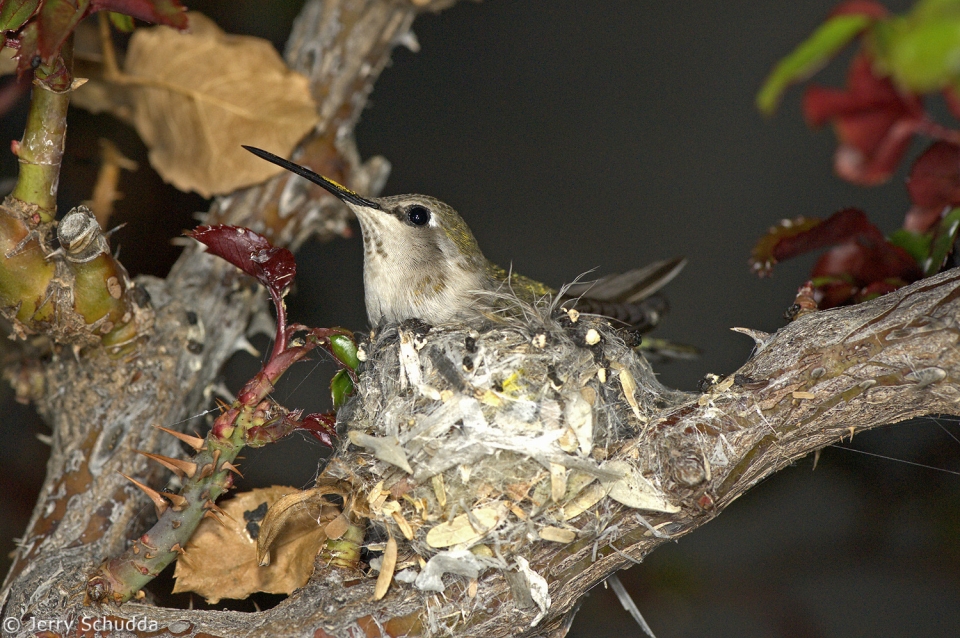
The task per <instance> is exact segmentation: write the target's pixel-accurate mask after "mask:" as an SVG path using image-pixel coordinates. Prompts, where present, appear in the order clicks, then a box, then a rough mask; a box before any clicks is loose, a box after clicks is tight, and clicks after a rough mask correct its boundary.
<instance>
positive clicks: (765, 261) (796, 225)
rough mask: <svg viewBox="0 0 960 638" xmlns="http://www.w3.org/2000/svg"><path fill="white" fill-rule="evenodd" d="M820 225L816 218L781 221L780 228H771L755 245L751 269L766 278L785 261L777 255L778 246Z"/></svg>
mask: <svg viewBox="0 0 960 638" xmlns="http://www.w3.org/2000/svg"><path fill="white" fill-rule="evenodd" d="M818 224H820V220H819V219H817V218H816V217H813V218H810V219H807V218H804V217H797V218H796V219H784V220H781V222H780V224H779V225H778V226H771V227H770V230H768V231H767V234H766V235H764V236H763V237H761V238H760V240H759V241H757V243H756V244H755V245H754V247H753V250H752V251H751V253H750V267H751V268H752V269H753V271H754V272H756V273H757V275H759V276H760V277H766V276H767V275H769V274H770V271H771V270H773V266H774V264H776V263H777V262H778V261H780V260H781V259H784V257H780V256H778V255H777V254H776V250H777V246H779V245H780V243H781V242H782V241H784V240H785V239H787V238H789V237H794V236H796V235H798V234H800V233H803V232H806V231H808V230H810V229H811V228H813V227H814V226H817V225H818Z"/></svg>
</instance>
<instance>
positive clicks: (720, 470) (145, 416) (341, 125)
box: [0, 0, 960, 636]
mask: <svg viewBox="0 0 960 638" xmlns="http://www.w3.org/2000/svg"><path fill="white" fill-rule="evenodd" d="M431 8H437V7H431ZM422 9H423V7H415V6H413V5H406V4H401V3H391V2H379V1H374V0H370V1H367V2H363V1H359V0H328V1H327V2H321V1H320V0H312V1H311V2H309V3H308V4H307V6H306V8H305V9H304V11H303V14H302V15H301V17H300V19H299V20H298V22H297V25H296V27H295V30H294V33H293V35H292V37H291V43H290V46H289V49H288V52H287V58H288V61H289V62H290V63H291V65H292V66H294V67H295V68H297V69H299V70H301V71H303V72H305V73H307V74H308V75H309V76H310V77H311V79H312V82H313V84H312V86H313V87H314V93H315V95H316V97H317V99H318V104H319V108H320V113H321V116H322V121H321V123H320V125H319V126H318V129H317V134H316V135H315V136H313V137H312V138H311V140H309V141H307V142H306V144H305V146H304V153H305V155H307V156H308V157H310V158H311V159H312V162H313V164H315V165H318V166H321V167H323V166H326V167H327V169H328V170H323V171H322V172H325V173H327V174H331V175H332V176H334V177H335V178H337V179H338V180H339V181H343V182H345V183H347V184H348V185H350V186H351V187H353V188H355V189H356V190H358V191H360V192H364V193H368V194H373V193H374V192H375V191H376V190H377V188H378V187H379V186H380V185H381V184H382V182H383V177H384V166H385V163H384V162H383V161H382V160H376V161H371V162H368V163H367V164H366V165H360V164H359V158H358V156H357V152H356V150H355V148H354V146H353V142H352V129H353V125H354V124H355V122H356V119H357V116H358V113H359V111H360V109H361V108H362V106H363V104H364V102H365V98H366V95H367V93H368V92H369V90H370V88H371V83H372V81H373V80H374V79H375V78H376V76H377V74H378V73H379V71H380V70H381V69H382V68H383V66H384V64H385V63H386V61H387V59H388V56H389V52H390V49H391V47H392V46H393V44H394V43H396V42H397V41H399V40H400V39H401V38H402V37H403V36H404V35H405V34H406V32H407V30H408V28H409V26H410V23H411V22H412V20H413V18H414V16H415V14H416V12H417V11H418V10H422ZM329 56H337V59H339V60H340V64H339V65H329V64H327V63H326V61H327V60H328V59H330V58H329ZM333 67H336V68H335V69H334V68H333ZM302 188H304V187H303V186H302V184H301V183H300V182H298V181H296V180H294V181H290V180H288V179H287V178H286V177H283V176H281V177H279V178H276V179H274V180H271V181H270V182H268V183H267V184H264V185H262V186H259V187H255V188H250V189H246V190H244V191H242V192H239V193H235V194H234V195H232V196H230V197H225V198H221V199H219V200H217V202H216V203H215V204H214V206H213V209H212V210H211V212H210V216H209V218H208V223H233V224H240V225H246V226H249V227H252V228H254V229H255V230H257V231H258V232H262V233H264V234H266V235H270V236H272V238H273V240H274V241H275V242H276V243H278V244H287V245H296V244H298V243H299V242H300V241H302V240H303V239H304V238H305V237H306V236H307V235H309V234H310V233H311V232H314V231H319V232H320V233H321V234H324V233H330V232H332V231H335V230H336V228H337V227H338V226H339V225H341V224H342V223H343V217H342V213H341V212H340V209H339V208H337V207H336V205H335V203H333V202H330V201H329V198H320V199H314V197H313V196H312V195H313V194H312V193H307V192H304V191H301V190H299V189H302ZM308 195H311V196H309V197H308ZM140 284H141V285H142V286H143V287H144V288H145V289H146V290H147V291H148V292H149V294H150V297H151V299H152V305H153V307H154V309H155V313H156V322H155V326H156V328H155V334H154V335H153V337H152V338H151V339H150V341H149V343H148V344H147V345H146V346H145V347H144V348H143V349H141V350H140V351H139V352H138V353H137V354H136V355H131V356H130V357H128V358H127V359H123V360H120V361H116V360H107V359H106V355H103V354H91V355H87V356H86V357H84V358H80V359H76V358H74V357H73V356H72V355H71V356H59V357H55V358H53V359H52V360H50V361H48V362H46V363H45V365H44V367H43V368H42V370H40V371H37V372H35V374H37V375H39V377H40V379H39V380H40V381H42V382H43V383H44V384H45V392H44V398H43V400H42V401H40V402H39V409H40V411H41V413H42V415H43V416H44V418H46V419H47V420H48V421H49V422H50V423H51V425H52V426H53V431H54V441H53V450H52V453H51V458H50V461H49V464H48V474H47V478H46V481H45V483H44V486H43V488H42V490H41V495H40V498H39V500H38V503H37V506H36V509H35V512H34V515H33V517H32V519H31V522H30V524H29V527H28V529H27V531H26V533H25V534H24V537H23V541H22V543H21V545H20V547H19V548H18V550H17V554H16V557H15V561H14V564H13V567H12V569H11V572H10V573H9V574H8V576H7V579H6V581H5V583H4V586H3V589H2V591H0V608H2V615H3V616H5V617H6V616H15V617H25V616H27V615H34V616H37V617H48V618H49V617H76V615H77V614H78V613H80V611H81V604H82V594H81V592H82V588H83V587H82V584H83V582H84V581H85V578H86V577H87V575H88V574H89V573H90V572H91V571H92V570H93V569H94V568H95V567H96V566H97V565H98V564H99V563H100V562H101V561H102V560H103V559H104V558H106V557H108V556H111V555H116V554H118V553H120V552H122V551H123V550H124V549H125V548H126V547H127V545H128V539H129V538H131V537H132V536H134V535H136V534H138V533H140V532H142V531H143V530H144V529H145V527H146V525H147V524H148V523H149V521H144V520H141V519H140V513H141V512H142V511H144V509H145V508H144V505H145V500H144V498H143V497H142V496H140V495H138V494H137V493H135V491H134V489H133V488H132V487H130V486H128V485H127V484H126V482H125V480H124V479H123V478H122V477H121V476H120V474H119V472H122V473H124V474H127V475H129V476H134V477H136V478H138V479H139V480H142V481H144V482H147V483H150V482H153V483H156V481H155V480H154V479H158V478H159V477H158V476H154V475H153V474H152V473H153V472H156V471H157V468H156V467H155V466H150V465H149V464H148V463H147V462H146V461H145V460H144V459H143V458H142V457H140V456H138V455H136V454H135V453H134V450H137V449H139V450H144V451H150V452H156V453H160V454H165V455H176V454H177V450H175V449H174V445H173V444H174V441H173V440H172V439H171V438H170V437H162V436H161V435H160V434H159V433H158V432H157V431H156V430H155V429H153V428H148V427H145V425H147V424H151V423H174V422H178V421H181V420H182V419H183V418H184V417H186V416H188V415H189V414H193V413H196V412H198V411H199V410H200V409H202V406H203V405H204V403H205V399H204V396H203V392H204V389H205V388H206V387H207V386H208V385H209V384H210V383H211V382H212V381H213V379H214V378H215V376H216V374H217V373H218V370H219V368H220V366H221V364H222V363H223V362H224V361H225V360H226V358H227V357H228V356H229V355H230V354H231V353H232V352H233V351H234V350H235V349H236V348H237V344H238V343H240V342H241V341H242V339H243V336H244V332H245V330H246V328H247V325H248V323H249V321H250V318H251V317H252V316H253V314H254V313H256V312H259V311H262V309H263V298H262V295H260V294H258V293H257V291H256V290H255V289H254V288H253V287H252V286H251V285H250V283H249V282H248V281H247V280H245V279H244V278H242V277H241V276H239V275H236V274H235V273H234V271H233V269H232V267H230V266H227V265H225V264H222V263H221V262H219V261H217V260H214V259H212V258H210V257H209V256H207V255H204V254H202V253H200V252H198V251H196V250H193V249H188V250H187V251H186V252H185V254H184V255H183V256H182V257H181V259H180V261H179V262H178V264H177V265H176V267H175V268H174V270H173V272H172V273H171V274H170V276H169V277H168V278H167V280H165V281H160V280H156V279H149V278H142V279H141V281H140ZM958 316H960V272H958V271H957V270H953V271H949V272H946V273H943V274H942V275H939V276H937V277H934V278H931V279H927V280H923V281H920V282H918V283H917V284H914V285H912V286H909V287H907V288H904V289H902V290H900V291H897V292H895V293H892V294H890V295H887V296H884V297H881V298H879V299H877V300H874V301H871V302H869V303H864V304H861V305H858V306H854V307H850V308H844V309H839V310H833V311H828V312H818V313H812V314H809V315H805V316H803V317H801V318H800V319H798V320H797V321H795V322H794V323H792V324H790V325H789V326H787V327H786V328H784V329H782V330H780V331H779V332H778V333H776V334H775V335H772V336H763V335H758V344H757V351H756V353H755V354H754V356H753V357H752V358H751V359H750V360H749V361H748V362H747V363H746V364H745V365H744V366H743V367H742V368H741V369H740V370H739V371H738V372H737V373H736V374H734V375H731V376H730V377H728V378H727V379H725V380H723V381H721V382H720V383H719V384H718V385H717V386H715V387H714V388H712V389H711V390H710V391H708V392H707V393H706V394H704V395H702V396H700V397H694V398H691V399H690V400H688V401H686V402H685V403H683V404H681V405H679V406H676V407H672V408H668V409H664V410H661V411H660V412H659V413H657V414H656V416H655V418H654V419H652V420H651V421H650V423H649V425H648V427H647V428H646V429H645V430H644V432H643V433H642V435H641V436H639V437H637V438H636V439H635V440H633V441H632V442H630V443H629V444H628V445H626V446H624V447H622V448H621V449H620V450H619V451H617V455H618V456H619V457H623V458H630V459H633V460H634V462H636V463H639V464H640V466H641V467H642V469H643V471H644V473H646V474H649V475H655V476H656V477H657V478H658V479H659V483H660V484H661V485H662V486H663V487H664V489H665V490H666V492H667V495H668V496H669V497H670V499H671V500H672V502H674V503H677V504H679V505H680V506H681V511H680V512H679V513H676V514H651V515H649V516H646V517H645V522H646V523H648V524H649V525H651V526H653V527H654V528H656V529H657V530H658V532H657V533H656V534H654V533H652V532H651V531H650V530H649V528H648V527H647V526H646V525H644V524H642V523H641V522H640V520H639V519H638V517H637V512H636V511H635V510H631V509H628V508H626V507H620V506H614V507H613V508H612V509H611V510H609V512H608V513H607V516H606V518H605V519H604V521H603V523H604V524H603V530H602V531H601V532H599V534H593V535H585V536H583V537H582V538H579V539H578V540H576V541H574V542H573V543H570V544H558V543H535V544H531V545H530V547H529V552H528V554H527V555H526V558H527V560H529V563H530V568H531V569H532V570H533V571H535V572H536V573H538V574H541V575H543V577H544V578H546V581H547V583H548V585H549V591H550V595H551V599H552V604H551V607H550V608H549V610H548V612H547V614H546V616H545V617H544V618H543V619H542V620H541V621H540V623H539V624H538V625H537V627H536V628H534V629H531V628H530V627H529V625H530V621H531V619H532V618H533V616H534V615H535V614H534V611H533V610H531V609H530V608H529V607H527V606H525V605H526V604H527V603H528V602H529V601H524V600H522V599H519V598H518V597H516V596H515V595H514V593H513V592H512V591H511V586H510V583H509V582H508V578H506V577H505V576H504V573H503V572H500V571H495V570H491V571H489V572H486V573H484V574H483V575H482V576H481V577H480V582H479V587H478V591H477V595H476V597H475V598H471V597H469V595H468V592H467V591H466V589H465V588H462V587H460V586H459V585H455V586H453V587H449V588H448V590H447V592H445V594H444V595H442V596H441V595H435V594H424V593H421V592H419V591H418V590H415V589H413V588H410V587H405V588H394V589H392V590H391V592H390V594H388V596H387V597H386V598H385V599H384V600H382V601H379V602H378V603H372V602H370V601H371V594H372V591H373V582H374V581H373V579H369V580H363V581H356V582H352V580H353V579H347V578H344V576H343V575H342V574H340V573H338V572H336V571H331V570H318V571H317V573H316V574H315V575H314V578H313V579H312V580H311V582H310V583H308V585H307V586H306V587H305V588H304V589H302V590H300V591H298V592H296V593H295V594H294V595H293V596H291V597H290V598H289V599H288V600H287V601H285V602H284V603H282V604H281V605H279V606H278V607H276V608H274V609H271V610H269V611H265V612H261V613H256V614H238V613H228V612H198V611H186V610H173V609H161V608H156V607H152V606H149V605H145V604H133V603H128V604H126V605H124V606H123V607H122V608H119V609H111V610H109V613H110V614H112V615H114V616H116V617H118V618H129V617H132V616H138V617H144V616H146V617H149V618H151V619H156V620H157V621H159V622H160V624H161V627H163V628H164V629H165V632H166V634H165V635H172V634H176V635H178V636H195V635H197V634H199V633H200V632H203V633H206V634H211V635H222V636H233V635H240V634H243V635H264V636H266V635H271V636H273V635H291V636H292V635H317V636H326V635H338V636H339V635H349V634H352V633H355V632H357V631H363V632H366V635H392V636H397V635H404V634H407V633H411V634H414V633H424V632H427V631H429V630H431V629H439V628H440V627H443V626H447V625H448V624H449V623H452V622H453V620H451V618H452V617H453V616H452V615H451V610H457V614H456V622H457V634H458V635H463V636H470V635H476V636H493V635H517V634H521V633H523V632H527V633H528V634H537V635H563V634H564V633H565V631H566V628H568V627H569V621H570V619H571V618H572V613H573V610H574V609H575V603H576V601H577V599H578V598H579V597H580V596H582V595H583V593H584V592H585V591H586V590H587V589H589V588H590V587H591V586H592V585H593V584H594V583H597V582H599V581H600V580H602V579H603V578H604V577H605V576H607V575H608V574H611V573H613V572H615V571H616V570H617V569H620V568H623V567H625V566H627V565H628V564H629V563H630V562H631V561H637V560H640V559H642V558H643V557H644V556H645V555H647V554H648V553H649V552H651V551H653V550H654V549H655V548H656V547H657V546H659V545H660V544H661V543H663V542H664V541H665V540H666V539H667V538H677V537H679V536H682V535H684V534H687V533H689V532H691V531H693V530H694V529H696V528H697V527H699V526H700V525H702V524H704V523H706V522H708V521H709V520H711V519H712V518H713V517H715V516H716V515H717V514H718V513H719V512H720V511H721V510H722V509H723V508H724V507H726V506H727V505H728V504H730V503H731V502H732V501H733V500H735V499H736V498H737V497H738V496H740V495H742V494H743V493H744V492H745V491H747V490H748V489H750V488H751V487H752V486H753V485H755V484H756V483H757V482H758V481H759V480H761V479H762V478H763V477H764V476H767V475H769V474H771V473H772V472H775V471H777V470H778V469H780V468H782V467H784V466H785V465H787V464H789V463H790V462H792V461H793V460H795V459H797V458H799V457H801V456H803V455H805V454H808V453H809V452H811V451H813V450H816V449H818V448H821V447H823V446H825V445H829V444H831V443H834V442H836V441H838V440H839V439H840V438H841V437H843V436H847V435H849V434H851V433H853V432H858V431H862V430H865V429H869V428H871V427H875V426H878V425H882V424H887V423H891V422H896V421H900V420H903V419H907V418H910V417H912V416H917V415H923V414H930V413H944V414H960V409H958V400H960V349H958V348H957V340H958V336H960V329H958V325H957V319H956V318H957V317H958ZM340 461H342V462H343V463H345V464H346V463H349V458H347V457H345V456H344V457H341V459H340ZM345 580H351V584H352V585H353V586H351V587H346V586H345V582H344V581H345Z"/></svg>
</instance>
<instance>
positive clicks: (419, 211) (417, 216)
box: [407, 206, 430, 226]
mask: <svg viewBox="0 0 960 638" xmlns="http://www.w3.org/2000/svg"><path fill="white" fill-rule="evenodd" d="M407 219H409V220H410V223H411V224H413V225H414V226H423V225H424V224H426V223H427V222H429V221H430V211H429V210H427V209H426V208H424V207H423V206H411V207H410V208H408V209H407Z"/></svg>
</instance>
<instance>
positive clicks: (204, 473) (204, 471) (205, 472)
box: [200, 450, 220, 479]
mask: <svg viewBox="0 0 960 638" xmlns="http://www.w3.org/2000/svg"><path fill="white" fill-rule="evenodd" d="M219 460H220V450H214V451H213V462H212V463H207V464H206V465H204V466H203V467H202V468H200V478H202V479H205V478H208V477H210V476H213V473H214V472H215V471H216V468H217V461H219Z"/></svg>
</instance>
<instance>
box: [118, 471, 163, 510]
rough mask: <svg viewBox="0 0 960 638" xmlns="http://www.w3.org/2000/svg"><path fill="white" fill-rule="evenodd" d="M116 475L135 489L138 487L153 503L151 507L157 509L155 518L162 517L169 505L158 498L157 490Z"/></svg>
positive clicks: (127, 477)
mask: <svg viewBox="0 0 960 638" xmlns="http://www.w3.org/2000/svg"><path fill="white" fill-rule="evenodd" d="M117 474H119V475H120V476H122V477H123V478H125V479H127V480H128V481H130V482H131V483H133V484H134V485H136V486H137V487H139V488H140V489H141V490H142V491H143V493H144V494H146V495H147V496H149V497H150V500H151V501H153V506H154V507H155V508H157V517H160V516H163V513H164V512H166V511H167V507H169V504H168V503H167V502H166V501H165V500H163V497H162V496H160V492H158V491H157V490H155V489H153V488H151V487H147V486H146V485H144V484H143V483H141V482H140V481H137V480H136V479H132V478H130V477H129V476H127V475H126V474H124V473H123V472H117Z"/></svg>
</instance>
